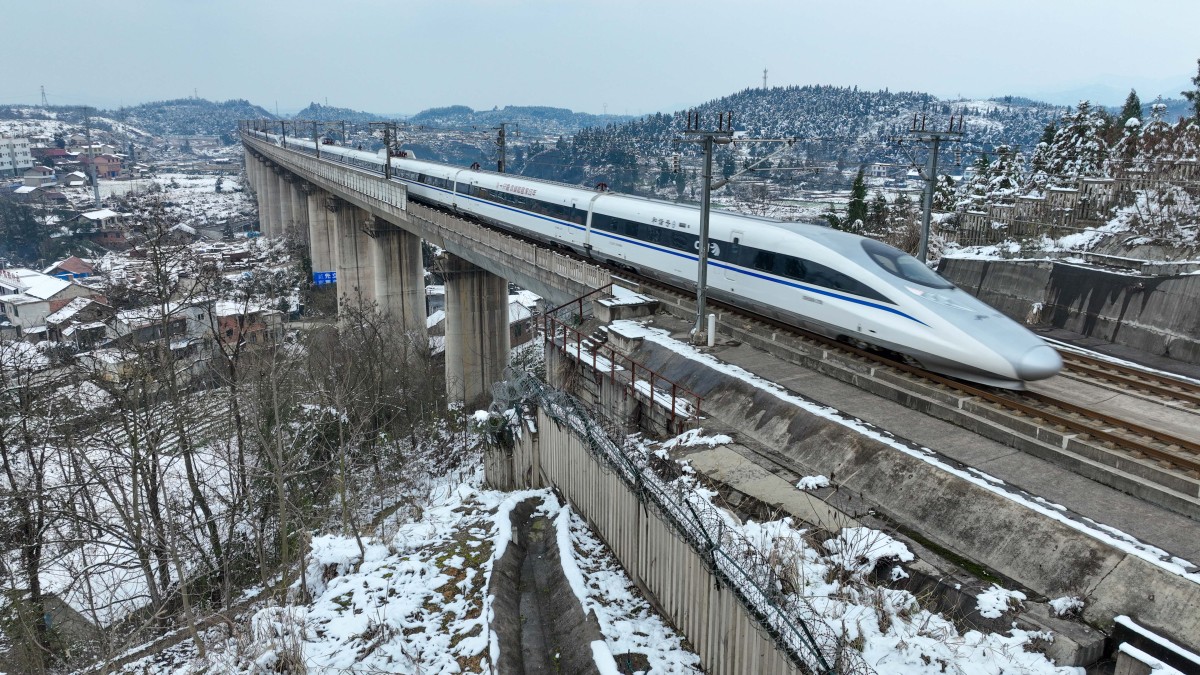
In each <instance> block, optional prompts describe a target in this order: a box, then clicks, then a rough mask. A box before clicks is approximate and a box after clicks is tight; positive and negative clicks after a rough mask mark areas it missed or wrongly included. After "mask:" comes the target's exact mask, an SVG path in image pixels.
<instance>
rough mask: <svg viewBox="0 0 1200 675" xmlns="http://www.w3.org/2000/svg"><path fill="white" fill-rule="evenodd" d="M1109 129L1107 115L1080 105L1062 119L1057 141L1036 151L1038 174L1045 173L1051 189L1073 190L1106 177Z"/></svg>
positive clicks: (1056, 132)
mask: <svg viewBox="0 0 1200 675" xmlns="http://www.w3.org/2000/svg"><path fill="white" fill-rule="evenodd" d="M1109 125H1110V120H1109V118H1108V117H1107V115H1105V114H1102V111H1101V110H1099V109H1097V108H1095V107H1093V106H1092V104H1091V103H1090V102H1088V101H1080V102H1079V107H1078V108H1077V109H1076V110H1075V112H1070V111H1068V112H1067V113H1066V114H1064V115H1063V116H1062V119H1061V125H1060V126H1059V127H1058V129H1057V130H1056V131H1055V132H1054V139H1053V140H1052V141H1051V142H1050V143H1049V144H1048V145H1047V146H1046V147H1043V146H1042V145H1041V144H1039V146H1038V149H1037V151H1035V162H1034V168H1035V171H1044V172H1045V175H1046V179H1047V182H1048V184H1049V185H1051V186H1054V187H1074V186H1075V182H1076V181H1077V180H1078V179H1080V178H1084V177H1100V176H1104V175H1105V173H1104V170H1105V164H1106V160H1107V159H1108V142H1107V141H1105V138H1104V137H1105V134H1106V132H1107V130H1108V127H1109Z"/></svg>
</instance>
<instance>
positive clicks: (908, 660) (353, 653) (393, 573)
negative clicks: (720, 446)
mask: <svg viewBox="0 0 1200 675" xmlns="http://www.w3.org/2000/svg"><path fill="white" fill-rule="evenodd" d="M704 440H705V437H703V436H702V435H698V434H696V433H695V432H690V433H689V435H688V437H686V438H684V437H681V438H678V439H672V441H669V442H667V443H665V444H662V445H676V444H689V443H690V444H694V443H697V442H703V441H704ZM660 447H661V445H660V444H655V443H647V442H641V443H638V444H635V446H633V447H632V448H631V450H630V451H631V452H633V453H635V454H640V455H642V456H648V455H649V454H651V453H655V454H659V455H661V451H660V450H659V448H660ZM676 480H677V481H682V483H683V484H684V486H685V487H686V488H687V489H689V490H690V491H691V492H692V493H693V494H694V495H696V497H697V498H698V499H702V500H704V501H707V502H709V504H710V505H711V501H712V499H713V497H714V496H715V493H713V492H711V491H709V490H707V489H705V488H703V487H702V486H701V485H700V484H699V483H698V482H697V481H696V480H695V478H693V477H692V476H691V475H689V473H688V471H687V470H686V469H685V471H684V475H683V476H682V477H680V478H678V479H676ZM481 484H482V470H480V469H476V470H474V471H473V472H472V473H470V474H469V475H466V476H465V477H463V478H448V479H446V480H442V481H435V482H434V483H432V484H431V486H430V488H429V492H428V495H427V497H426V499H425V501H424V503H423V508H422V509H420V510H419V517H415V518H407V519H404V522H400V519H397V520H396V521H394V522H391V523H387V522H385V523H384V524H383V525H382V527H381V528H380V532H379V533H378V534H377V536H375V537H371V538H368V539H364V546H363V550H362V552H360V549H359V546H358V544H357V543H356V542H355V540H354V538H352V537H343V536H333V535H318V536H315V537H314V538H313V540H312V549H311V554H310V555H309V557H308V560H307V564H306V567H305V570H306V575H305V580H304V581H303V582H297V584H296V585H295V586H294V587H293V593H292V597H293V598H301V597H304V596H305V595H307V596H309V597H310V598H311V599H308V600H306V601H297V602H295V603H294V604H285V605H279V604H272V605H260V606H258V607H256V608H255V609H254V610H252V611H251V612H249V613H248V614H247V615H245V616H243V617H240V618H239V619H238V620H237V621H236V622H235V624H234V627H233V629H232V631H231V630H230V629H229V627H227V626H222V627H220V628H216V629H212V630H210V631H209V632H208V634H207V635H206V636H205V642H206V647H207V653H206V655H205V656H204V657H199V656H198V655H197V652H196V649H195V647H194V645H191V644H190V643H189V642H184V643H183V644H181V645H179V646H176V647H173V648H172V649H170V650H168V651H166V652H164V653H161V654H159V655H157V656H154V657H147V658H146V659H143V660H141V661H138V662H136V663H133V664H130V665H128V666H126V667H125V668H124V669H123V670H122V671H121V672H126V673H143V674H152V675H167V674H168V673H169V674H171V675H180V674H183V673H199V672H223V673H257V672H281V670H280V669H282V668H284V667H285V666H286V665H287V664H288V663H295V662H297V661H300V662H303V663H304V664H305V665H306V666H307V667H308V669H309V672H395V673H455V672H476V673H491V672H495V671H494V664H495V663H496V662H497V658H498V656H499V654H500V650H503V649H508V648H517V647H515V646H511V645H501V644H499V641H498V639H497V637H496V635H495V634H494V633H493V632H492V631H491V630H490V628H489V620H490V619H491V618H492V617H493V616H494V614H493V609H492V600H491V596H490V591H491V586H492V584H493V582H494V580H493V578H492V575H491V571H492V569H493V566H494V564H495V562H496V561H497V560H498V559H499V558H500V557H501V556H502V555H503V554H504V551H505V549H506V547H507V546H508V544H509V541H510V538H511V536H512V532H513V523H512V522H511V521H510V517H509V515H510V513H511V511H512V509H513V508H514V507H515V506H516V504H517V503H519V502H520V501H523V500H525V499H529V498H533V499H536V500H540V506H538V507H537V515H540V516H545V517H546V518H548V519H550V521H551V522H552V523H553V526H554V529H555V532H556V539H557V543H558V548H559V554H560V558H561V560H562V564H563V567H564V573H565V574H566V576H567V578H568V580H569V581H570V584H571V587H572V589H573V590H574V592H575V594H576V596H577V597H578V598H579V600H580V601H581V603H582V605H583V609H584V611H585V612H594V613H595V615H596V618H597V620H598V622H599V624H600V626H601V631H602V633H603V635H604V644H603V645H599V644H594V645H591V648H592V653H593V656H594V658H595V659H596V663H597V665H598V668H599V670H600V672H601V673H604V674H605V675H610V674H612V673H617V672H627V671H620V670H617V667H616V665H615V662H614V661H613V656H614V655H625V656H626V657H628V656H629V655H640V657H641V658H639V660H638V662H639V663H643V664H645V665H643V666H641V667H642V668H645V670H638V671H637V672H646V673H691V672H700V670H699V665H698V657H697V656H696V654H694V653H692V652H691V651H689V650H688V649H687V648H686V643H685V641H684V640H683V638H682V637H681V636H680V635H679V634H678V633H677V632H676V631H674V630H673V629H672V628H671V627H670V626H669V625H668V624H667V623H666V622H665V621H664V620H663V619H662V618H661V617H659V616H657V615H656V614H655V613H654V612H653V611H652V609H651V608H650V605H649V603H647V601H646V600H645V599H644V598H642V597H641V595H640V594H639V592H638V591H637V590H636V587H635V585H634V584H633V583H632V581H631V580H630V579H629V578H628V576H627V575H626V574H625V573H624V571H623V570H622V569H621V568H620V567H619V565H618V564H617V562H616V560H615V558H614V557H613V556H612V554H611V553H610V552H609V551H608V550H607V548H606V547H605V546H604V545H603V543H602V542H600V541H599V540H598V539H597V538H596V536H595V535H594V534H593V533H592V532H591V531H590V530H589V529H588V527H587V525H586V524H585V523H584V521H583V520H582V519H581V518H580V517H579V516H578V515H577V514H575V513H574V512H573V511H572V510H571V509H570V508H569V507H567V506H564V505H563V504H561V503H560V502H559V500H558V499H557V498H556V497H555V495H554V493H552V492H550V491H548V490H537V491H521V492H514V493H504V492H496V491H492V490H486V489H483V488H482V487H481ZM726 520H727V521H728V523H729V524H730V525H731V526H733V527H737V528H738V529H739V530H740V535H741V536H742V537H743V538H744V539H745V540H746V541H748V542H752V543H753V545H754V546H756V547H758V548H760V549H761V550H762V551H763V552H764V553H766V554H768V555H769V556H771V557H772V559H775V560H780V561H784V562H783V565H784V567H785V568H786V569H785V574H786V575H787V578H788V579H789V580H790V581H791V582H792V583H794V584H795V587H796V588H797V592H798V593H800V594H801V595H802V596H803V598H804V601H805V602H806V603H808V604H809V605H810V606H812V607H813V608H814V609H815V610H816V611H817V612H818V613H819V614H820V615H821V616H822V617H823V618H825V619H826V621H827V622H829V623H831V624H833V625H837V626H840V627H841V628H840V630H842V631H844V632H845V636H844V637H845V639H846V640H847V641H849V642H850V643H851V644H852V645H854V647H855V648H856V649H857V650H858V651H860V652H861V654H862V656H863V659H864V661H865V663H867V664H869V665H870V667H872V668H874V669H875V672H878V673H887V674H889V675H891V674H897V675H908V674H916V673H944V672H955V673H961V674H967V675H976V674H978V675H984V674H988V675H992V674H999V673H1027V674H1033V673H1047V674H1055V675H1068V674H1078V673H1081V672H1082V671H1081V669H1075V668H1061V667H1056V666H1054V665H1053V664H1052V663H1050V662H1049V661H1047V660H1046V658H1045V657H1044V656H1043V655H1042V654H1040V653H1038V652H1037V651H1034V650H1033V648H1035V647H1036V646H1037V645H1038V644H1039V643H1041V642H1043V641H1046V640H1052V639H1053V636H1052V635H1049V634H1044V633H1031V632H1027V631H1022V630H1018V629H1016V628H1014V629H1012V630H1011V631H1009V632H1008V633H1007V634H987V633H982V632H980V631H976V630H960V629H959V628H958V627H957V626H956V625H955V624H954V622H953V621H952V620H951V619H950V618H948V617H945V616H941V615H937V614H932V613H930V612H928V611H926V610H924V609H922V608H921V607H920V604H919V602H918V599H917V598H916V597H915V596H913V595H912V594H911V593H908V592H907V591H901V590H894V589H890V588H887V587H883V586H874V585H872V584H871V583H869V582H868V581H867V577H868V574H869V573H870V572H871V571H872V570H873V569H874V568H876V567H877V566H880V565H883V566H893V567H894V568H895V570H898V571H894V572H893V574H894V578H902V577H903V575H904V573H903V569H902V564H903V562H904V561H906V560H911V558H912V554H911V553H910V552H909V551H908V550H907V549H906V548H905V546H904V545H903V544H902V543H900V542H899V541H896V540H895V539H892V538H891V537H889V536H887V535H886V534H884V533H882V532H877V531H873V530H869V529H866V528H848V529H846V530H843V531H842V532H841V533H839V534H838V535H837V536H835V537H834V538H832V539H829V540H827V541H826V542H825V543H824V544H823V545H822V544H817V543H815V542H816V540H815V539H813V538H812V537H811V536H810V535H811V533H810V532H809V530H808V528H805V527H803V526H800V525H799V524H797V523H795V522H793V521H792V520H791V519H783V520H777V521H772V522H765V523H760V522H754V521H746V522H744V523H743V522H741V521H740V520H739V519H738V518H736V517H733V516H726ZM302 590H303V591H306V592H307V593H302V592H301V591H302ZM993 591H994V592H993V593H992V594H991V595H988V596H987V597H986V598H985V600H984V601H981V602H986V605H987V606H984V605H983V604H981V606H980V609H981V610H983V611H996V612H999V613H1003V612H1004V611H1006V610H1007V609H1009V608H1010V607H1012V606H1015V605H1016V604H1019V602H1020V600H1021V597H1020V594H1018V593H1014V592H1011V591H1005V590H1003V589H1000V588H999V587H997V588H996V589H993ZM642 658H644V661H642V660H641V659H642Z"/></svg>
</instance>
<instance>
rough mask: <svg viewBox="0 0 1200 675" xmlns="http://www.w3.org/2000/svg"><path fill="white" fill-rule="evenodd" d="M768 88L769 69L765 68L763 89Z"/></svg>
mask: <svg viewBox="0 0 1200 675" xmlns="http://www.w3.org/2000/svg"><path fill="white" fill-rule="evenodd" d="M766 90H767V69H766V68H763V91H766Z"/></svg>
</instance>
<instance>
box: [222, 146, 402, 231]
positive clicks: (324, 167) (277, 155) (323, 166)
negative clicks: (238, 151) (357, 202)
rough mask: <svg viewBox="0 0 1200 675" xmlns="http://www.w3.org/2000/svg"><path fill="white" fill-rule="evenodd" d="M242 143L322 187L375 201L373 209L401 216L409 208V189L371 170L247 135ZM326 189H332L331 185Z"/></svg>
mask: <svg viewBox="0 0 1200 675" xmlns="http://www.w3.org/2000/svg"><path fill="white" fill-rule="evenodd" d="M242 144H243V145H245V146H247V147H250V148H253V149H254V150H255V151H256V152H258V153H259V154H261V155H263V156H264V157H267V158H268V159H270V160H271V161H274V162H276V163H277V164H279V165H281V166H284V167H286V168H287V169H288V170H290V171H292V172H293V173H295V174H297V175H299V176H301V177H303V178H307V179H309V180H313V179H314V178H315V179H321V180H314V181H313V182H316V183H318V184H320V183H321V181H328V182H329V183H332V184H333V185H335V186H337V187H341V188H343V189H346V190H351V191H353V192H355V193H357V194H358V195H361V197H362V198H363V199H365V200H368V201H370V202H374V204H373V206H375V207H376V208H377V209H380V210H383V211H386V212H394V213H397V214H399V213H403V212H404V211H406V210H407V208H408V189H407V188H406V187H405V186H404V185H403V184H401V183H397V182H394V181H387V180H384V179H383V177H382V176H376V175H374V174H372V173H371V172H370V171H365V170H362V169H356V168H353V167H349V166H345V165H342V164H337V163H334V162H330V161H328V160H321V159H317V158H316V157H310V156H308V155H306V154H304V153H301V152H296V151H295V150H288V149H287V148H281V147H279V146H277V145H275V144H273V143H269V142H267V141H264V140H262V139H259V138H254V137H253V136H247V135H245V134H243V135H242ZM325 187H326V189H329V187H330V186H325Z"/></svg>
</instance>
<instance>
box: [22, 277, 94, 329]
mask: <svg viewBox="0 0 1200 675" xmlns="http://www.w3.org/2000/svg"><path fill="white" fill-rule="evenodd" d="M75 298H95V299H99V300H103V299H104V296H102V295H101V294H100V293H99V292H98V291H96V290H94V289H91V288H88V287H87V286H82V285H80V284H77V283H75V282H72V281H66V280H64V279H59V278H58V277H52V276H50V275H48V274H42V273H41V272H37V271H34V270H31V269H26V268H23V267H14V268H11V269H7V270H0V307H3V311H4V314H5V317H6V318H7V320H8V322H9V323H11V324H12V325H13V326H15V327H17V329H18V330H19V331H20V332H21V333H22V334H25V333H28V332H31V331H32V332H34V333H37V332H38V331H37V330H34V329H42V328H43V327H44V326H45V325H46V317H48V316H49V315H51V314H53V313H54V312H57V311H58V310H60V309H62V308H63V307H66V306H67V304H69V303H70V302H71V301H72V300H74V299H75Z"/></svg>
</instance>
